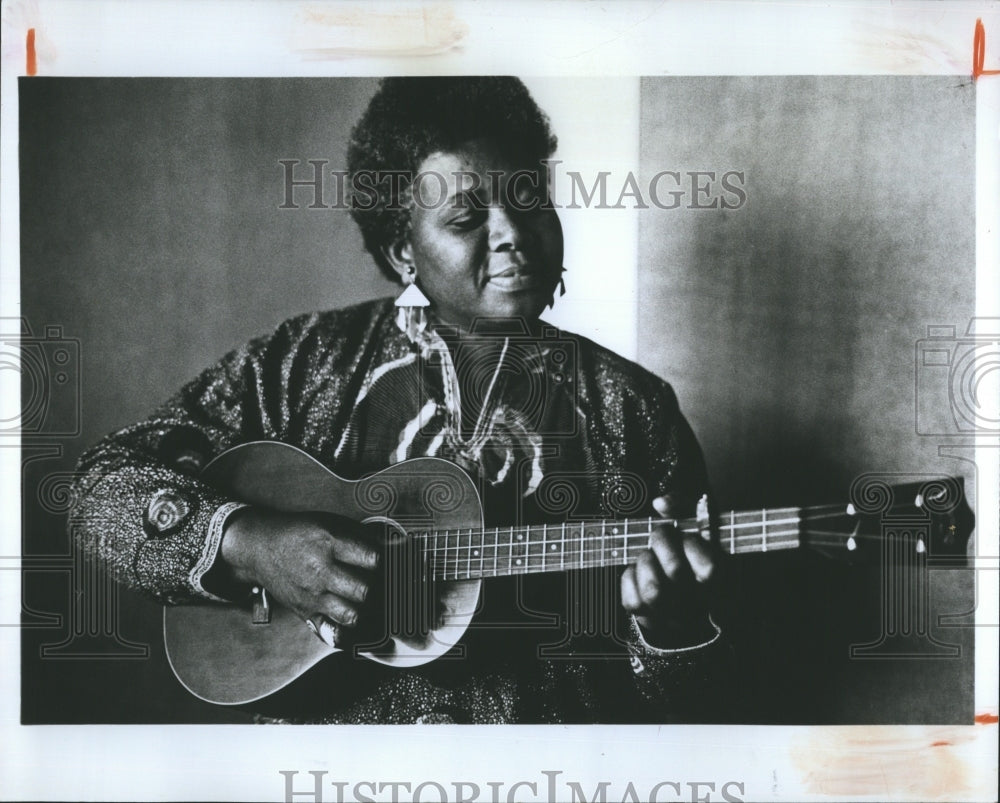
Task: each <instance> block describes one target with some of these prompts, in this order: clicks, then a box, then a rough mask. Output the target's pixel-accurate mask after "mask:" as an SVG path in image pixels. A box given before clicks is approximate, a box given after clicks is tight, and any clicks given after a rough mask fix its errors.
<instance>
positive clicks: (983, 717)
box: [976, 714, 998, 725]
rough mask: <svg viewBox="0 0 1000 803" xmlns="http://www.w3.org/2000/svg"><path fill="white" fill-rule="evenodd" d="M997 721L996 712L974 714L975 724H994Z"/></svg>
mask: <svg viewBox="0 0 1000 803" xmlns="http://www.w3.org/2000/svg"><path fill="white" fill-rule="evenodd" d="M997 721H998V720H997V715H996V714H976V724H977V725H996V723H997Z"/></svg>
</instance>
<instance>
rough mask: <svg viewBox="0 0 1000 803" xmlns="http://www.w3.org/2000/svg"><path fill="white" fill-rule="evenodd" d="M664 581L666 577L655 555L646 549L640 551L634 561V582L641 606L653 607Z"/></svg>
mask: <svg viewBox="0 0 1000 803" xmlns="http://www.w3.org/2000/svg"><path fill="white" fill-rule="evenodd" d="M664 583H666V578H665V577H664V575H663V570H662V569H661V568H660V563H659V561H658V560H657V558H656V555H654V554H653V553H652V552H651V551H650V550H648V549H647V550H645V551H643V552H642V553H640V555H639V558H638V560H636V562H635V584H636V588H637V589H638V591H639V601H640V603H641V604H642V606H643V607H646V608H653V607H654V606H655V605H656V603H657V601H658V600H659V598H660V591H661V589H662V588H663V585H664Z"/></svg>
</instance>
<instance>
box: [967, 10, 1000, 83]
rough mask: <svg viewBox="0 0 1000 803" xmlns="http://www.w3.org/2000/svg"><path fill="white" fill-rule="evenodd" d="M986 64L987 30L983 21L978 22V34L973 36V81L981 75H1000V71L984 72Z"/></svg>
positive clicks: (978, 20)
mask: <svg viewBox="0 0 1000 803" xmlns="http://www.w3.org/2000/svg"><path fill="white" fill-rule="evenodd" d="M985 63H986V28H984V27H983V21H982V20H981V19H977V20H976V32H975V34H973V36H972V80H973V81H975V80H977V79H978V78H979V76H980V75H1000V70H984V69H983V65H984V64H985Z"/></svg>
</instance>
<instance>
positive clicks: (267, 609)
mask: <svg viewBox="0 0 1000 803" xmlns="http://www.w3.org/2000/svg"><path fill="white" fill-rule="evenodd" d="M250 593H251V594H253V615H252V619H251V620H250V621H251V622H253V623H254V624H255V625H269V624H271V605H270V603H268V601H267V589H264V588H261V587H260V586H254V587H253V589H252V590H251V592H250Z"/></svg>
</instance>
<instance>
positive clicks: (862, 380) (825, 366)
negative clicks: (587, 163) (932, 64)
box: [638, 77, 975, 720]
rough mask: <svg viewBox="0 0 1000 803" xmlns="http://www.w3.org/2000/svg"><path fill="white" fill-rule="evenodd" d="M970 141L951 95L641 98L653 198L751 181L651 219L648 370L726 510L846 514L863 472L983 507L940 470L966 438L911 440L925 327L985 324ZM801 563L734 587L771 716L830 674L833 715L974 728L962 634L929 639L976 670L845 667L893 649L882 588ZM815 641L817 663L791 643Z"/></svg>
mask: <svg viewBox="0 0 1000 803" xmlns="http://www.w3.org/2000/svg"><path fill="white" fill-rule="evenodd" d="M974 121H975V96H974V92H973V89H972V86H971V83H970V82H969V81H968V80H967V79H962V78H956V77H937V78H923V77H919V78H906V77H892V78H885V77H882V78H874V77H771V78H767V77H762V78H742V77H740V78H662V79H661V78H646V79H643V83H642V120H641V166H642V174H643V181H644V182H645V181H648V180H649V179H650V178H651V177H652V176H653V175H654V174H655V173H657V172H658V171H660V170H679V171H686V170H716V171H720V172H721V171H725V170H738V171H744V172H745V184H744V188H745V191H746V194H747V201H746V203H745V204H744V205H743V206H742V208H740V209H735V210H733V209H730V210H722V209H708V210H705V209H690V208H687V202H688V200H689V199H685V205H684V206H682V208H679V209H675V210H670V211H659V210H650V211H645V212H642V213H641V217H640V238H639V279H638V281H639V285H638V286H639V314H638V319H639V355H640V356H639V360H640V362H642V363H643V364H645V365H646V366H647V367H649V368H650V369H651V370H653V371H654V372H656V373H658V374H660V375H661V376H664V377H667V378H669V380H670V381H671V382H672V383H673V385H674V387H675V389H676V390H677V393H678V396H679V398H680V401H681V406H682V409H683V410H685V411H686V413H687V415H688V417H689V419H690V420H691V423H692V426H693V427H694V429H695V431H696V432H697V433H698V436H699V438H700V440H701V443H702V446H703V448H704V450H705V453H706V459H707V460H708V464H709V469H710V474H711V477H712V480H713V484H714V488H715V493H716V498H717V501H718V502H719V504H720V506H722V507H725V508H737V509H742V508H756V507H760V506H764V505H768V506H775V505H803V504H817V503H827V502H842V503H843V502H846V501H847V499H848V490H849V488H850V487H851V483H852V481H853V480H854V479H855V478H856V477H858V476H859V475H862V474H865V473H868V472H878V473H882V474H885V475H887V476H888V478H889V481H892V475H897V476H896V479H897V481H899V482H903V481H906V480H907V479H909V478H912V477H913V475H922V474H923V475H926V474H931V475H936V476H942V475H958V476H963V477H964V478H965V480H966V488H967V490H968V491H969V494H970V497H971V496H973V492H974V485H975V473H974V470H973V469H972V466H971V464H970V463H968V462H966V461H965V460H962V459H956V458H955V457H953V456H940V455H939V447H940V446H941V445H945V444H955V443H959V442H965V443H968V439H967V438H966V439H963V438H961V437H957V436H956V437H950V436H949V437H929V436H926V435H919V434H917V432H916V423H915V421H916V419H915V406H914V405H915V401H916V398H915V388H916V380H917V376H916V373H915V372H916V370H917V369H916V368H915V347H916V343H917V341H918V340H920V339H922V338H924V337H926V333H927V326H928V325H937V324H951V325H955V326H957V330H958V334H959V335H962V334H964V332H965V327H966V325H967V323H968V321H969V320H970V318H971V317H972V315H973V314H974V307H975V249H974V245H975V239H974V236H975V229H974V227H975V183H974V175H975V173H974V165H975V139H974V135H975V125H974ZM729 200H730V201H732V196H729ZM702 202H703V203H704V202H705V201H704V199H702ZM942 370H946V369H942ZM924 378H925V375H922V376H921V377H920V381H921V385H922V386H921V388H920V390H921V392H923V393H925V394H933V396H934V403H935V404H937V405H939V409H936V410H932V411H931V412H936V413H938V414H943V413H945V412H946V410H945V405H946V403H947V402H946V399H945V397H944V395H943V394H942V393H941V392H940V391H941V390H942V386H941V385H937V386H930V385H931V384H933V383H925V382H924ZM941 378H942V379H943V376H942V377H941ZM935 391H937V392H935ZM923 412H925V413H926V412H928V410H927V409H926V408H925V409H924V410H923ZM943 431H947V430H943ZM965 454H967V455H969V456H971V454H969V452H968V451H967V452H966V453H965ZM803 561H804V559H803V558H802V557H801V556H798V557H797V558H796V559H794V560H787V561H786V560H784V559H783V558H780V559H770V558H769V559H768V560H767V561H766V562H760V561H747V562H745V563H744V564H743V567H742V568H743V569H744V571H743V572H742V573H741V574H740V575H739V578H740V580H741V581H742V582H743V584H744V585H743V586H742V587H741V590H740V591H739V592H737V597H738V600H737V606H738V608H739V609H740V611H741V612H742V614H743V617H744V622H743V624H744V625H745V626H744V627H742V628H740V630H741V631H742V632H744V633H747V634H749V633H752V634H753V635H752V636H749V638H748V642H755V644H754V643H747V644H746V645H744V646H745V648H746V650H747V651H753V650H755V649H757V650H759V652H760V655H761V660H760V661H755V662H752V663H751V666H752V667H754V668H755V669H756V668H759V667H761V666H768V667H769V668H768V669H767V670H766V671H767V672H769V673H770V674H771V675H772V676H773V677H776V678H778V677H780V678H782V679H783V680H782V681H781V683H782V684H784V686H785V688H784V691H782V692H781V693H779V694H774V693H773V692H771V693H768V692H765V693H764V697H765V698H766V699H767V703H765V707H768V708H769V710H772V711H778V710H782V709H783V710H786V711H789V712H794V711H795V710H797V709H798V708H799V707H801V708H806V707H808V706H810V705H813V704H814V702H815V701H814V698H813V697H812V696H811V695H810V694H809V693H808V692H807V690H806V689H807V686H808V683H809V681H808V680H807V678H808V676H809V674H810V673H813V674H815V673H817V672H820V673H822V672H827V671H828V672H829V673H830V680H829V688H828V689H827V692H826V694H827V697H826V704H827V705H828V710H829V711H830V712H831V714H832V715H833V716H834V717H842V716H846V717H849V718H851V717H865V716H870V715H871V714H872V713H873V712H879V713H881V714H882V715H887V716H889V717H890V718H892V717H896V718H899V719H900V720H902V719H905V718H908V717H917V718H918V719H919V718H921V717H923V718H927V717H933V716H934V714H933V713H932V712H933V711H934V710H935V709H936V710H937V711H938V712H939V713H940V712H941V711H943V710H944V709H948V710H950V711H951V712H953V713H954V714H956V715H962V714H961V712H964V715H965V716H966V717H968V716H970V714H969V713H968V711H969V708H968V706H969V705H971V698H970V696H969V695H970V694H971V674H970V669H971V661H970V655H969V646H970V643H969V641H968V639H969V634H968V632H967V631H966V632H965V633H961V632H960V631H956V630H955V629H954V628H951V629H945V628H942V629H933V635H934V636H935V637H936V638H941V639H942V640H945V641H948V642H951V643H963V644H964V645H965V649H966V653H965V655H964V658H965V660H964V661H938V662H937V663H935V662H933V661H930V662H928V661H904V660H886V661H849V660H847V659H846V655H847V649H848V645H850V644H852V643H864V642H866V641H868V640H870V639H876V638H878V637H879V633H880V622H879V620H878V616H879V613H880V611H881V608H880V606H881V603H880V601H879V597H878V591H877V589H878V587H879V583H880V578H879V577H878V576H877V575H865V574H864V572H863V571H858V570H856V569H855V570H851V571H847V572H844V573H841V571H840V570H839V568H837V567H835V566H830V565H828V564H809V563H807V562H803ZM910 579H911V580H912V579H913V578H912V576H911V578H910ZM929 582H930V589H931V593H932V595H933V596H932V606H931V616H932V618H935V620H936V617H937V615H938V614H946V613H957V612H961V611H966V610H969V609H971V607H972V605H971V603H970V602H969V594H970V585H969V584H970V582H971V578H970V576H969V574H968V573H963V572H932V573H931V576H930V581H929ZM861 598H867V599H869V600H870V604H869V607H868V608H867V609H864V608H860V609H858V610H854V609H853V603H854V602H856V601H857V600H858V599H861ZM817 630H819V631H823V630H825V631H827V641H826V642H825V643H824V644H813V645H812V647H811V648H812V649H813V651H814V654H813V655H812V656H806V655H804V653H805V652H806V650H807V649H809V648H807V647H804V645H801V644H800V645H797V646H796V647H791V646H789V645H788V635H787V634H788V633H790V632H798V633H801V632H807V631H809V632H815V631H817ZM962 639H965V641H964V642H963V641H962ZM818 666H823V667H824V668H823V669H818V668H817V667H818ZM755 669H751V670H750V673H751V674H752V672H753V671H755ZM761 682H762V683H764V684H765V685H766V684H767V681H766V679H765V680H762V681H761ZM748 688H749V689H753V688H755V687H754V684H753V681H748ZM928 689H935V690H936V692H934V693H931V694H928V693H927V690H928ZM791 716H792V718H794V713H792V714H791Z"/></svg>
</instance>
